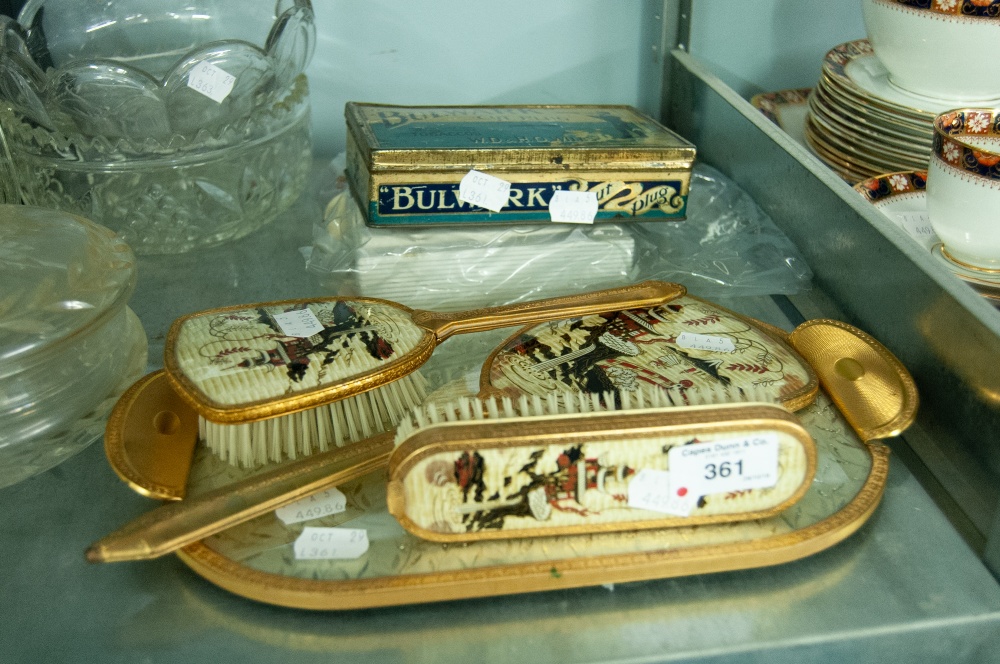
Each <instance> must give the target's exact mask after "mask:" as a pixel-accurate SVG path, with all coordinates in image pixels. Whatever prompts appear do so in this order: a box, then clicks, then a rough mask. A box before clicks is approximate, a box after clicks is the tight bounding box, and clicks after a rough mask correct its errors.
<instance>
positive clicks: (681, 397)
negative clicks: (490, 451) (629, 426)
mask: <svg viewBox="0 0 1000 664" xmlns="http://www.w3.org/2000/svg"><path fill="white" fill-rule="evenodd" d="M745 402H768V403H775V402H779V399H778V398H777V397H775V396H773V395H769V394H768V391H767V389H766V388H765V387H761V386H756V385H755V386H752V387H750V388H747V389H746V390H743V389H741V390H739V391H736V390H732V389H730V388H729V387H728V386H726V385H711V386H705V387H702V388H683V387H679V386H671V387H668V388H660V387H656V386H652V385H639V386H638V387H637V388H636V389H635V390H632V391H626V390H621V391H619V392H611V391H606V392H601V393H596V392H581V391H578V390H570V389H567V390H565V391H562V392H547V393H546V394H545V395H544V396H540V395H538V394H524V393H522V394H519V395H518V396H517V397H516V398H511V397H510V396H508V395H502V396H500V397H488V398H485V399H477V398H475V397H459V398H457V399H455V400H454V401H450V402H442V403H433V404H426V405H424V406H421V407H417V408H414V409H412V410H411V411H410V413H409V414H408V415H407V416H406V417H404V418H403V419H402V421H401V422H400V424H399V426H398V427H397V430H396V444H397V445H399V444H400V443H402V442H403V441H404V440H406V439H407V438H409V437H410V436H412V435H413V434H414V433H415V432H416V431H419V430H420V429H423V428H426V427H428V426H432V425H436V424H440V423H444V422H462V421H472V420H497V419H507V418H517V417H538V416H552V415H571V414H583V413H601V412H612V411H631V410H640V409H645V408H671V407H685V406H704V405H713V404H727V403H733V404H736V403H745Z"/></svg>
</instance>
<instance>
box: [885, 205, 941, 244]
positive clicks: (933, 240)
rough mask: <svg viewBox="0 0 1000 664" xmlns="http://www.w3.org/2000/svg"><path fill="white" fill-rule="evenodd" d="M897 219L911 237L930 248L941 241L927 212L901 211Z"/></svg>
mask: <svg viewBox="0 0 1000 664" xmlns="http://www.w3.org/2000/svg"><path fill="white" fill-rule="evenodd" d="M896 220H897V223H898V224H899V226H900V227H901V228H902V229H903V230H904V231H906V232H907V234H908V235H909V236H910V237H912V238H913V239H914V240H916V241H917V242H919V243H921V244H923V245H924V246H926V247H928V248H929V247H933V246H934V245H935V244H937V243H938V242H940V241H941V240H939V239H938V236H937V233H935V232H934V227H933V226H931V220H930V217H929V216H928V215H927V213H926V212H900V213H898V214H896Z"/></svg>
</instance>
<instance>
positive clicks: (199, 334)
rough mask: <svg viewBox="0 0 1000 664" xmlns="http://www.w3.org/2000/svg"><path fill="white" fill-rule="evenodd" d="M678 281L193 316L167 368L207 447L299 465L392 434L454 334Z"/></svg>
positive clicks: (617, 303)
mask: <svg viewBox="0 0 1000 664" xmlns="http://www.w3.org/2000/svg"><path fill="white" fill-rule="evenodd" d="M683 294H684V288H683V287H682V286H679V285H677V284H669V283H664V282H657V281H646V282H642V283H639V284H635V285H632V286H626V287H622V288H614V289H609V290H603V291H596V292H591V293H585V294H581V295H573V296H568V297H557V298H549V299H544V300H538V301H534V302H525V303H519V304H513V305H508V306H503V307H490V308H483V309H476V310H471V311H463V312H448V313H436V312H432V311H425V310H415V309H410V308H408V307H405V306H403V305H401V304H397V303H394V302H390V301H387V300H381V299H375V298H363V297H357V298H345V297H335V298H325V299H314V300H290V301H282V302H265V303H261V304H254V305H241V306H233V307H226V308H222V309H214V310H211V311H204V312H199V313H195V314H191V315H188V316H184V317H182V318H180V319H178V320H177V321H175V322H174V324H173V325H172V326H171V328H170V330H169V332H168V335H167V341H166V347H165V352H164V364H165V369H166V373H167V377H168V379H169V381H170V383H171V384H172V386H173V388H174V389H175V391H176V392H177V394H178V395H179V396H180V397H181V398H182V399H183V400H184V401H185V402H187V403H188V404H189V405H190V406H191V407H192V408H193V409H194V410H195V411H196V412H197V413H198V415H199V417H200V420H199V434H200V437H201V438H202V440H204V441H205V443H206V444H207V445H208V446H209V447H210V448H211V449H212V450H213V451H214V452H215V453H216V454H217V455H218V456H219V457H220V458H222V459H224V460H228V461H230V462H231V463H233V464H236V465H240V466H243V467H255V466H259V465H263V464H265V463H267V462H269V461H280V460H282V459H286V458H288V459H294V458H296V457H297V456H302V455H307V454H311V453H313V452H316V451H323V450H327V449H330V448H332V447H337V446H340V445H343V444H344V443H345V442H353V441H357V440H361V439H364V438H367V437H369V436H372V435H374V434H376V433H379V432H381V431H386V430H388V429H390V428H392V426H393V425H394V424H395V423H396V422H397V421H399V419H400V418H401V417H402V416H403V415H404V414H405V413H406V412H407V411H408V410H409V409H410V408H412V407H414V406H416V405H417V404H419V403H421V402H422V401H423V398H424V396H425V392H426V390H425V383H424V380H423V379H422V377H421V376H420V374H419V372H417V371H416V369H417V368H418V367H419V366H420V365H422V364H423V363H424V362H426V361H427V359H428V358H429V357H430V355H431V353H432V352H433V351H434V348H435V346H436V345H437V344H439V343H441V342H442V341H444V340H445V339H447V338H448V337H450V336H452V335H454V334H464V333H469V332H478V331H485V330H492V329H496V328H499V327H506V326H510V325H521V324H524V323H525V322H529V321H543V320H551V319H556V318H564V317H566V316H574V315H583V314H587V313H596V312H599V311H607V310H609V309H620V308H623V307H625V308H631V307H642V306H652V305H656V304H660V303H662V302H667V301H669V300H672V299H674V298H677V297H679V296H681V295H683Z"/></svg>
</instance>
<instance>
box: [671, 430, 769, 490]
mask: <svg viewBox="0 0 1000 664" xmlns="http://www.w3.org/2000/svg"><path fill="white" fill-rule="evenodd" d="M668 459H669V461H670V474H671V476H672V477H673V478H674V486H675V488H676V489H677V490H680V489H682V488H686V489H687V490H688V491H689V492H691V493H695V494H697V495H699V496H706V495H708V494H711V493H721V492H726V491H745V490H747V489H763V488H766V487H770V486H774V485H775V483H777V481H778V437H777V435H775V434H773V433H770V434H761V435H753V436H747V437H745V438H726V439H722V440H713V441H708V442H705V443H692V444H690V445H678V446H676V447H671V448H670V452H669V453H668Z"/></svg>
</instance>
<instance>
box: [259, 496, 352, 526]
mask: <svg viewBox="0 0 1000 664" xmlns="http://www.w3.org/2000/svg"><path fill="white" fill-rule="evenodd" d="M346 509H347V496H345V495H344V494H343V493H341V491H340V489H338V488H336V487H334V488H332V489H327V490H325V491H320V492H319V493H316V494H313V495H311V496H306V497H305V498H303V499H302V500H296V501H295V502H294V503H289V504H288V505H284V506H282V507H279V508H278V509H276V510H275V511H274V513H275V515H277V517H278V518H279V519H281V520H282V522H284V523H285V524H286V525H287V524H292V523H301V522H302V521H309V520H311V519H318V518H320V517H323V516H329V515H331V514H340V513H341V512H343V511H345V510H346Z"/></svg>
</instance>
